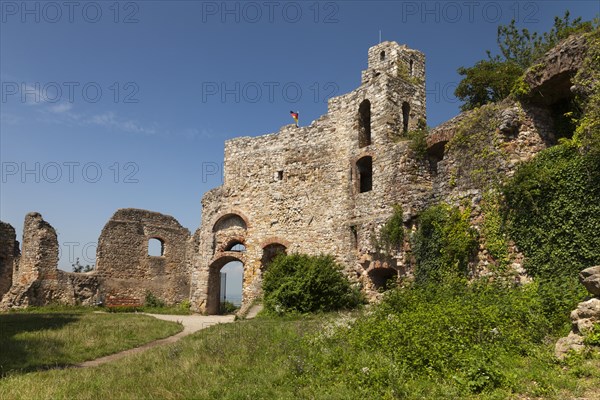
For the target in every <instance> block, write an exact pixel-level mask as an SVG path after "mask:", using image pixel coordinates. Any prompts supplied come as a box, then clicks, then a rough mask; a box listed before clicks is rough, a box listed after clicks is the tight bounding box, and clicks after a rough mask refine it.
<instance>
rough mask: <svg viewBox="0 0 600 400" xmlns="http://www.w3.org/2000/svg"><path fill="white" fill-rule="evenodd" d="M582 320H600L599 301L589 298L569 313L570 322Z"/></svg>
mask: <svg viewBox="0 0 600 400" xmlns="http://www.w3.org/2000/svg"><path fill="white" fill-rule="evenodd" d="M583 318H596V319H598V320H600V299H599V298H596V297H594V298H591V299H589V300H586V301H582V302H581V303H579V304H578V305H577V308H576V309H575V310H573V312H571V320H572V321H573V322H575V321H577V320H579V319H583Z"/></svg>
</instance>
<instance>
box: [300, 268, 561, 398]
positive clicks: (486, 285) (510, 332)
mask: <svg viewBox="0 0 600 400" xmlns="http://www.w3.org/2000/svg"><path fill="white" fill-rule="evenodd" d="M549 332H550V324H549V323H548V321H547V319H546V318H545V316H544V314H543V312H542V304H541V302H540V298H539V295H538V292H537V288H536V285H526V286H523V287H511V286H508V285H503V284H501V283H499V282H489V281H486V280H476V281H474V282H471V283H469V282H467V281H466V280H464V279H457V278H454V279H445V280H444V281H442V282H439V283H433V282H432V283H427V284H424V285H411V286H409V287H407V288H404V289H395V290H392V291H390V292H388V294H387V295H386V297H385V298H384V301H383V302H382V303H381V304H380V305H378V306H376V307H374V308H373V309H372V310H371V311H370V312H369V313H368V314H367V315H364V316H362V317H361V318H358V319H356V320H355V321H354V322H351V323H350V324H349V325H347V326H344V325H342V326H341V327H340V326H338V327H337V328H335V329H334V330H333V332H332V333H329V332H327V330H325V331H324V333H322V334H321V335H319V336H318V337H316V338H311V340H310V345H311V346H312V347H311V348H312V349H313V350H312V352H313V353H312V356H311V357H310V361H311V363H312V369H313V370H314V371H318V373H319V374H322V373H324V371H331V372H330V373H331V380H332V382H335V381H338V380H343V381H344V383H345V384H351V385H352V384H356V385H367V387H369V389H370V390H372V391H373V393H374V395H373V396H374V397H379V395H381V396H382V397H383V394H384V393H389V388H394V387H397V386H398V385H399V384H400V385H401V382H403V381H406V380H411V379H427V380H434V381H435V380H444V381H448V380H451V381H454V383H455V384H456V385H457V386H458V387H459V388H461V390H462V391H464V392H472V393H479V392H482V391H487V390H491V389H494V388H497V387H509V388H510V387H511V385H512V380H513V379H514V376H513V375H511V373H510V369H511V368H513V367H514V365H512V364H513V363H514V359H515V357H520V356H522V355H524V354H529V353H531V352H533V351H534V349H536V348H537V347H536V346H539V345H540V344H541V343H542V341H543V339H544V338H545V336H546V335H547V334H548V333H549ZM307 369H311V368H309V367H307ZM332 384H333V383H332Z"/></svg>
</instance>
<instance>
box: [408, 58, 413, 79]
mask: <svg viewBox="0 0 600 400" xmlns="http://www.w3.org/2000/svg"><path fill="white" fill-rule="evenodd" d="M408 73H409V74H410V76H413V60H410V61H409V62H408Z"/></svg>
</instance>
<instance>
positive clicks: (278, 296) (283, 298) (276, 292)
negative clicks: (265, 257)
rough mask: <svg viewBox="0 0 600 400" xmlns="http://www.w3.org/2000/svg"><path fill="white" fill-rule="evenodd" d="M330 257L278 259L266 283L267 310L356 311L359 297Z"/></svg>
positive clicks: (278, 311)
mask: <svg viewBox="0 0 600 400" xmlns="http://www.w3.org/2000/svg"><path fill="white" fill-rule="evenodd" d="M340 269H341V267H340V266H339V265H337V264H336V262H335V260H334V259H333V257H331V256H325V255H320V256H308V255H304V254H292V255H284V254H281V255H279V256H277V257H276V258H275V259H274V260H273V262H272V263H271V264H270V265H269V268H268V269H267V271H266V273H265V276H264V282H263V290H264V303H265V309H266V310H267V311H269V312H273V313H276V314H284V313H294V312H298V313H310V312H323V311H332V310H339V309H344V308H353V307H356V306H357V305H358V304H359V303H360V294H359V292H358V290H357V289H353V288H352V287H351V286H350V283H349V282H348V280H347V279H346V277H345V276H344V275H343V274H342V273H341V271H340Z"/></svg>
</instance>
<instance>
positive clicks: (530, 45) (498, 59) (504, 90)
mask: <svg viewBox="0 0 600 400" xmlns="http://www.w3.org/2000/svg"><path fill="white" fill-rule="evenodd" d="M592 29H593V24H592V22H591V21H586V22H584V21H582V19H581V18H575V19H573V20H571V16H570V13H569V11H566V12H565V14H564V16H563V17H562V18H561V17H558V16H557V17H555V18H554V25H553V27H552V28H551V29H550V31H548V32H544V33H542V34H539V33H537V32H530V31H529V30H528V29H527V28H523V29H520V30H519V29H518V28H517V26H516V22H515V20H512V21H511V22H510V24H509V25H500V26H499V27H498V34H497V42H498V48H499V50H500V54H501V55H496V56H494V57H492V56H491V52H490V51H489V50H488V51H487V55H488V59H487V60H485V59H484V60H481V61H478V62H477V63H475V65H474V66H472V67H469V68H465V67H460V68H459V69H458V73H459V74H460V75H461V76H464V78H463V79H462V81H461V82H460V83H459V84H458V86H457V88H456V90H455V92H454V94H455V95H456V97H458V98H459V99H460V100H462V101H464V104H463V105H462V106H461V109H462V110H463V111H465V110H471V109H473V108H477V107H480V106H482V105H483V104H486V103H490V102H496V101H499V100H502V99H503V98H505V97H506V96H508V95H509V94H510V92H511V88H512V87H513V86H514V85H515V84H516V83H518V79H519V77H520V76H521V75H522V74H523V72H524V71H525V70H526V69H527V68H529V67H531V66H532V65H534V63H535V62H536V61H538V60H539V59H540V58H541V57H542V56H543V55H544V53H546V52H547V51H548V50H549V49H550V48H552V47H553V46H555V45H556V44H557V43H558V42H559V41H560V40H562V39H564V38H567V37H568V36H569V35H572V34H574V33H578V32H589V31H591V30H592Z"/></svg>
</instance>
